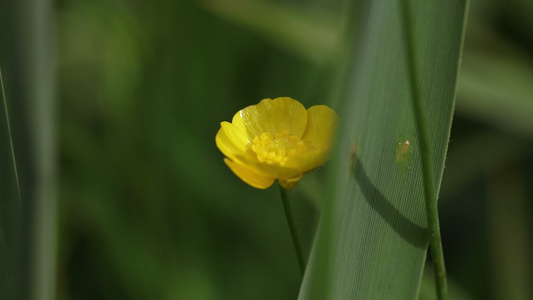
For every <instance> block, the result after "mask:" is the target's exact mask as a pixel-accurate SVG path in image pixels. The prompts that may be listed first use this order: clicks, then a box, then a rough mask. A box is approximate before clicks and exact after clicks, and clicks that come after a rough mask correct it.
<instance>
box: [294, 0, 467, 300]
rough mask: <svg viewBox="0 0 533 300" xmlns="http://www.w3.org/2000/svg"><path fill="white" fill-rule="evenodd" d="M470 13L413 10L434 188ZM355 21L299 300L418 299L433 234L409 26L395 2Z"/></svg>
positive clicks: (370, 5) (451, 6)
mask: <svg viewBox="0 0 533 300" xmlns="http://www.w3.org/2000/svg"><path fill="white" fill-rule="evenodd" d="M466 7H467V5H466V1H463V0H455V1H446V2H442V1H410V3H409V10H410V12H409V15H410V16H411V17H412V18H413V19H411V20H409V21H410V22H412V26H411V28H412V29H413V31H414V32H412V33H411V34H412V36H414V37H415V38H414V48H415V53H416V54H417V56H416V57H415V64H414V65H415V66H416V68H417V69H416V71H417V72H418V74H419V77H418V78H419V79H420V82H419V83H418V85H419V88H420V95H421V99H422V100H423V102H424V103H423V106H424V110H425V113H426V117H427V120H428V122H427V128H426V129H427V132H428V133H429V146H430V147H429V148H430V149H429V150H430V153H429V154H430V157H431V160H432V164H433V166H434V168H433V175H434V178H435V179H434V180H435V187H436V190H437V191H438V189H439V187H440V180H441V177H442V171H443V167H444V159H445V155H446V149H447V145H448V138H449V133H450V128H451V120H452V114H453V108H454V99H455V88H456V81H457V72H458V65H459V64H458V62H459V57H460V54H461V47H462V39H463V32H464V23H465V17H466ZM357 18H359V24H358V26H359V29H358V30H357V36H356V39H355V49H356V52H355V58H354V63H353V65H352V70H351V72H352V74H351V75H352V81H351V83H350V85H349V88H348V89H347V91H346V103H345V107H344V108H343V109H342V111H343V112H345V114H344V116H343V121H342V123H343V124H342V127H341V128H340V133H339V143H338V148H337V151H336V154H335V155H336V157H335V158H334V161H333V162H332V167H333V169H334V170H333V171H334V172H333V174H332V176H331V178H330V181H329V183H328V190H327V195H326V197H325V201H326V203H325V205H324V211H323V215H322V220H321V224H320V227H319V232H318V234H317V238H316V240H315V244H314V246H313V251H312V255H311V258H310V261H309V265H308V269H307V270H308V272H307V273H306V276H305V278H304V283H303V285H302V288H301V293H300V299H415V298H416V297H417V295H418V289H419V285H420V278H421V276H422V268H423V266H424V261H425V258H426V251H427V245H428V236H427V231H426V228H427V222H426V210H425V204H424V188H423V177H422V162H421V153H420V150H419V149H420V148H419V147H420V144H419V143H420V140H419V137H418V134H417V128H416V125H415V115H414V111H413V107H412V102H411V101H412V100H411V99H412V97H413V93H412V89H411V86H410V84H411V83H410V73H409V66H408V62H407V53H406V52H405V49H406V47H405V43H406V39H405V32H404V31H403V30H404V27H403V23H402V22H403V21H404V20H403V19H402V14H401V10H400V3H399V1H388V2H378V1H367V2H366V4H365V5H364V6H363V9H361V11H360V12H359V15H358V16H357Z"/></svg>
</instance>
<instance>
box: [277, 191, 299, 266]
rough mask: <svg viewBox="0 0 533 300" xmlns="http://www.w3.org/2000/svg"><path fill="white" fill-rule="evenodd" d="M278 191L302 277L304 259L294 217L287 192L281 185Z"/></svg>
mask: <svg viewBox="0 0 533 300" xmlns="http://www.w3.org/2000/svg"><path fill="white" fill-rule="evenodd" d="M279 191H280V194H281V201H282V202H283V208H284V210H285V217H287V223H288V224H289V230H290V232H291V237H292V243H293V244H294V250H295V251H296V256H297V257H298V264H299V265H300V271H301V273H302V276H303V274H304V272H305V258H304V254H303V251H302V244H301V243H300V238H299V237H298V232H297V230H296V223H295V222H294V216H293V214H292V209H291V204H290V202H289V195H288V191H287V190H286V189H285V188H284V187H282V186H281V185H280V186H279Z"/></svg>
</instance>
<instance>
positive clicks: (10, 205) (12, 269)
mask: <svg viewBox="0 0 533 300" xmlns="http://www.w3.org/2000/svg"><path fill="white" fill-rule="evenodd" d="M0 88H1V89H2V91H1V96H2V108H3V109H2V113H0V162H1V165H2V168H1V169H0V174H1V178H2V180H0V265H1V266H2V267H1V268H0V298H1V299H15V298H16V295H20V294H19V292H20V291H19V290H17V289H16V286H15V283H16V282H17V280H19V279H20V277H21V273H20V271H19V270H20V266H19V263H20V261H21V260H20V257H19V253H21V251H20V250H21V246H22V245H21V243H20V239H19V238H18V237H19V236H20V234H21V227H20V222H19V221H18V220H19V219H20V216H21V199H20V187H19V180H18V174H17V163H16V160H15V152H14V149H13V139H12V137H11V125H10V121H9V110H8V105H7V100H6V97H5V91H4V80H3V78H2V71H1V69H0Z"/></svg>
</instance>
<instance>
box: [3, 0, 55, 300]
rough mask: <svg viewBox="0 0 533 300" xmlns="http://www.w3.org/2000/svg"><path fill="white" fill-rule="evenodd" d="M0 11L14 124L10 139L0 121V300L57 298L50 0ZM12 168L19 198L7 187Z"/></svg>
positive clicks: (15, 4) (15, 3) (10, 184)
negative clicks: (0, 245) (0, 241)
mask: <svg viewBox="0 0 533 300" xmlns="http://www.w3.org/2000/svg"><path fill="white" fill-rule="evenodd" d="M0 16H1V18H0V24H1V25H2V26H1V28H2V37H3V40H2V43H1V45H2V50H3V51H1V54H2V62H3V65H2V66H3V67H5V68H4V71H5V73H4V75H5V76H4V79H5V80H6V88H7V89H8V90H7V92H8V93H7V95H8V98H7V100H8V104H10V105H8V108H9V109H10V111H9V113H10V114H9V115H10V117H11V119H10V121H11V124H10V125H11V129H12V136H10V137H9V138H6V137H7V136H6V134H5V133H4V132H5V129H4V126H6V124H7V120H5V121H2V119H0V122H1V123H0V127H1V128H0V131H2V133H1V134H0V139H1V140H0V143H1V144H0V148H1V149H2V150H0V159H1V160H2V168H1V170H2V180H0V182H1V183H0V187H1V188H2V191H1V193H2V197H3V198H2V199H0V201H1V203H2V207H0V209H1V210H2V211H1V212H0V214H1V216H2V220H1V221H0V222H1V224H2V228H1V229H2V230H4V229H5V231H3V232H2V234H3V237H4V238H5V239H4V241H5V250H6V251H5V252H4V253H2V254H5V256H3V257H2V258H0V259H2V260H5V261H7V264H2V265H1V266H0V272H3V273H2V275H3V276H5V277H7V278H6V281H5V283H4V282H3V284H4V285H5V287H6V288H5V292H6V293H5V294H6V297H1V298H2V299H43V300H44V299H55V296H54V293H55V291H54V290H55V286H56V285H55V280H56V273H55V265H56V263H55V246H56V244H55V239H56V223H55V222H56V203H55V197H54V186H55V162H56V161H55V154H54V152H55V134H54V118H53V116H54V114H53V112H54V109H55V105H54V101H55V95H54V87H55V73H54V60H53V50H54V49H53V45H54V40H53V28H54V26H53V20H54V18H53V6H52V3H51V1H49V0H48V1H36V0H31V1H10V2H6V3H5V6H4V7H3V9H2V11H1V12H0ZM11 143H12V144H13V145H14V147H10V145H11ZM8 146H9V148H8V150H9V151H8V152H6V150H4V149H6V147H8ZM13 153H15V154H16V157H17V166H16V167H15V166H14V161H13V157H14V155H13ZM16 170H18V175H19V179H20V195H18V194H14V193H15V192H13V191H12V190H14V189H15V187H14V186H13V185H14V184H15V183H13V182H14V181H16V178H17V177H16V172H17V171H16ZM4 172H5V173H4ZM4 181H5V182H4ZM15 202H16V205H15V204H13V203H15ZM0 263H3V261H0ZM4 265H6V266H7V267H5V268H4ZM2 279H4V278H2ZM1 296H3V295H1Z"/></svg>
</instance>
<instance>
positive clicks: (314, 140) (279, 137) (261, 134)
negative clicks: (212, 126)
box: [215, 97, 338, 189]
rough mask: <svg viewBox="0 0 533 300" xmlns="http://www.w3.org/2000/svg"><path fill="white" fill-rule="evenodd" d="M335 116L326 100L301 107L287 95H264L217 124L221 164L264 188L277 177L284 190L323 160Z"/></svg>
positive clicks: (335, 119)
mask: <svg viewBox="0 0 533 300" xmlns="http://www.w3.org/2000/svg"><path fill="white" fill-rule="evenodd" d="M337 119H338V117H337V114H336V113H335V111H333V110H332V109H331V108H329V107H327V106H325V105H315V106H312V107H310V108H309V109H307V110H306V109H305V107H304V106H303V105H302V104H301V103H300V102H298V101H296V100H294V99H292V98H289V97H280V98H276V99H273V100H272V99H264V100H261V102H259V103H258V104H257V105H251V106H248V107H246V108H244V109H242V110H240V111H239V112H237V113H236V114H235V115H234V116H233V120H232V122H231V123H229V122H222V123H220V130H219V131H218V133H217V135H216V139H215V140H216V144H217V147H218V149H220V151H222V153H224V155H225V156H226V158H225V159H224V162H225V163H226V165H227V166H228V167H229V168H230V169H231V170H232V171H233V173H235V175H237V176H238V177H239V178H240V179H242V180H243V181H244V182H246V183H247V184H249V185H251V186H253V187H255V188H259V189H266V188H268V187H270V186H271V185H272V184H273V183H274V181H275V180H276V179H278V180H279V183H280V185H281V186H282V187H284V188H287V189H289V188H293V187H295V186H296V184H297V183H298V180H300V179H301V178H302V176H303V173H305V172H307V171H310V170H312V169H314V168H316V167H318V166H320V165H321V164H323V163H324V162H326V161H327V159H328V156H329V152H330V148H331V142H332V137H333V134H334V130H335V127H336V123H337Z"/></svg>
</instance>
